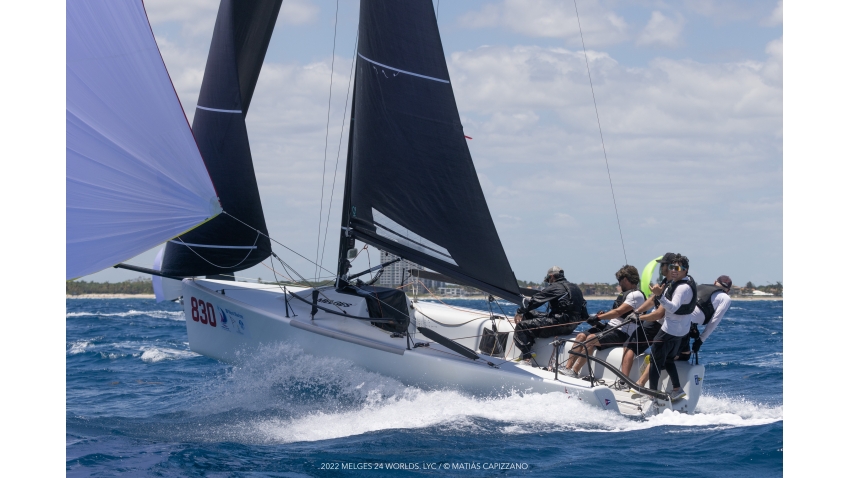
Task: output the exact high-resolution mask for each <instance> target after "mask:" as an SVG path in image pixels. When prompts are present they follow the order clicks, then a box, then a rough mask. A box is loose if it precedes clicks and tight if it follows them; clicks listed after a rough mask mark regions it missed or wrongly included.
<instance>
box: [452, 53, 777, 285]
mask: <svg viewBox="0 0 850 478" xmlns="http://www.w3.org/2000/svg"><path fill="white" fill-rule="evenodd" d="M767 50H768V52H770V53H771V57H770V59H769V60H768V61H766V62H755V61H748V62H740V63H725V64H705V63H698V62H694V61H689V60H671V59H664V58H658V59H656V60H654V61H652V62H650V64H649V65H648V66H647V67H643V68H632V67H624V66H622V65H620V64H619V63H617V62H616V61H615V60H613V59H612V58H611V57H610V56H608V55H607V54H604V53H599V52H589V56H590V66H591V70H592V73H593V80H594V86H595V93H596V99H597V103H598V106H599V113H600V117H601V118H600V119H601V123H602V129H603V133H604V137H605V145H606V149H607V155H608V163H609V166H610V170H611V180H612V181H613V186H614V192H615V194H616V199H617V206H618V210H619V214H620V222H621V224H622V227H623V230H624V233H623V234H624V237H625V240H626V248H627V250H629V254H630V257H629V258H630V259H631V258H632V255H634V256H638V257H644V256H646V257H655V256H654V255H653V254H656V252H657V250H656V249H659V248H662V249H663V248H664V247H667V246H665V245H664V243H663V241H662V242H659V240H660V239H661V238H663V237H664V233H663V232H662V231H667V232H670V231H676V235H677V238H676V239H675V240H673V241H672V243H671V244H669V247H670V248H673V249H676V250H680V249H681V250H682V251H683V252H685V253H688V252H689V251H704V252H700V254H697V255H696V256H695V257H697V258H702V259H703V260H706V261H715V260H717V261H720V262H718V264H722V263H723V260H722V257H720V256H722V254H723V253H722V252H721V251H720V249H719V248H715V247H714V246H713V243H714V242H723V241H724V240H726V239H724V238H723V237H722V235H721V234H720V232H719V231H721V230H727V231H728V228H729V227H730V224H736V226H735V229H736V234H737V237H736V243H737V244H739V245H742V247H744V246H743V244H748V243H761V241H764V243H768V244H779V245H780V246H779V248H778V249H777V248H773V249H770V248H763V249H762V250H760V251H759V252H758V253H756V254H754V256H753V257H755V256H759V254H761V256H760V257H762V259H764V260H767V259H766V257H767V256H770V258H771V260H773V259H776V260H781V237H782V221H781V214H782V207H781V197H782V186H781V185H782V150H781V148H782V144H781V137H782V89H781V82H779V83H778V82H777V79H779V80H780V81H781V66H780V68H779V69H778V70H777V68H776V65H777V64H779V65H781V39H780V40H777V41H774V42H771V44H770V45H769V46H768V47H767ZM777 55H778V56H777ZM777 62H778V63H777ZM449 68H450V71H451V77H452V82H453V87H454V90H455V95H456V97H457V99H458V104H459V108H460V110H461V114H462V116H463V118H464V120H463V121H464V130H465V131H466V133H467V134H469V135H470V136H473V137H475V141H471V142H469V145H470V148H471V150H472V155H473V158H475V162H476V168H477V170H478V171H479V175H480V176H486V177H487V186H486V187H485V188H484V189H485V194H486V195H487V198H488V204H489V206H490V209H491V211H494V215H507V216H514V217H521V218H522V219H523V221H522V225H523V228H524V229H525V230H528V231H534V232H533V237H534V244H535V247H536V248H540V249H542V250H548V251H564V249H563V245H564V244H570V245H571V246H570V250H575V251H578V250H581V251H583V252H582V254H581V255H582V257H571V258H567V259H568V260H566V261H565V262H564V263H565V264H572V266H573V267H576V268H580V270H587V268H588V267H592V266H590V265H588V264H587V263H586V261H587V260H588V259H586V256H587V257H593V255H594V254H596V253H598V254H600V255H603V256H605V257H608V258H613V259H614V261H615V262H617V261H621V260H622V256H620V257H619V258H617V257H616V251H618V250H622V246H621V245H620V244H619V230H618V227H617V219H616V217H615V215H614V206H613V203H612V197H611V187H610V185H609V180H608V174H607V169H606V164H605V159H604V156H603V152H602V148H601V144H600V141H599V131H598V129H597V124H596V113H595V111H594V108H593V98H592V96H591V93H590V87H589V85H588V83H587V73H586V70H585V65H584V57H583V54H582V53H581V52H580V51H578V52H576V51H570V50H565V49H557V48H541V47H514V48H507V47H483V48H478V49H475V50H471V51H465V52H459V53H454V54H453V55H452V56H451V59H450V62H449ZM541 71H545V72H546V73H545V74H541ZM532 118H533V121H532V120H531V119H532ZM754 194H756V195H757V196H755V197H754V196H753V195H754ZM746 204H758V205H759V209H758V214H757V215H754V212H753V209H752V208H751V207H747V206H744V205H746ZM706 206H708V207H709V208H710V210H711V213H708V214H703V213H702V212H698V211H703V212H704V209H705V207H706ZM553 209H554V210H555V211H556V212H554V213H553V212H552V211H553ZM496 223H497V228H498V229H499V230H500V231H502V234H500V235H501V237H502V242H503V244H504V245H505V247H506V250H507V252H508V257H509V258H510V259H511V261H512V264H514V267H515V270H516V271H517V273H518V274H519V275H520V277H530V275H529V274H532V273H533V271H527V270H525V269H524V268H523V266H522V265H520V264H519V263H522V261H526V260H527V261H530V262H533V261H535V260H537V261H538V262H539V259H536V256H535V254H534V251H531V250H529V248H528V243H527V241H528V239H529V237H528V236H525V235H522V234H517V233H516V232H513V233H510V232H509V230H514V229H516V228H515V227H511V228H510V229H508V228H506V227H505V226H506V225H507V224H506V223H505V222H504V221H499V220H497V221H496ZM579 225H580V226H579ZM541 226H542V227H541ZM588 228H589V230H588ZM638 231H640V233H638ZM653 231H656V232H653ZM647 234H648V236H647ZM727 242H728V241H727ZM682 244H686V245H687V247H682ZM662 246H663V247H662ZM686 249H688V250H686ZM612 251H613V252H612ZM662 252H663V251H662ZM726 252H727V253H728V252H729V251H726ZM771 254H772V255H771ZM612 255H613V256H612ZM656 255H657V254H656ZM689 255H692V256H693V254H689ZM559 260H560V259H559ZM748 260H752V259H748ZM570 261H572V262H570ZM614 265H616V264H614ZM565 267H566V266H565ZM736 267H739V268H740V267H742V265H737V266H736ZM752 267H753V268H755V267H757V265H756V264H755V263H754V264H752ZM612 270H613V269H612ZM730 270H731V269H730ZM720 273H721V272H718V274H720ZM523 274H525V275H523ZM739 275H741V274H739Z"/></svg>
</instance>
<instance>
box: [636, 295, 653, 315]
mask: <svg viewBox="0 0 850 478" xmlns="http://www.w3.org/2000/svg"><path fill="white" fill-rule="evenodd" d="M652 298H653V296H649V297H647V298H646V300H645V301H644V302H643V304H641V305H640V307H638V308H637V310H635V312H637V313H638V314H642V313H644V312H646V311H647V310H649V309H651V308H652V306H653V305H655V302H654V301H653V300H652Z"/></svg>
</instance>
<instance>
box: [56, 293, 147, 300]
mask: <svg viewBox="0 0 850 478" xmlns="http://www.w3.org/2000/svg"><path fill="white" fill-rule="evenodd" d="M65 298H66V299H155V298H156V296H154V295H153V294H80V295H70V294H65Z"/></svg>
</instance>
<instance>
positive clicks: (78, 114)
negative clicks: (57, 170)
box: [65, 0, 221, 279]
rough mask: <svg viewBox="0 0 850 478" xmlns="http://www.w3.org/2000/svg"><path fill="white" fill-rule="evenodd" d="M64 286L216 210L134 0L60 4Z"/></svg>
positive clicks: (195, 223) (195, 148) (194, 146)
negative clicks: (63, 12) (63, 31)
mask: <svg viewBox="0 0 850 478" xmlns="http://www.w3.org/2000/svg"><path fill="white" fill-rule="evenodd" d="M65 21H66V49H65V92H66V103H65V110H66V115H65V178H66V179H65V222H66V229H65V241H66V248H65V254H66V261H65V263H66V270H65V275H66V279H73V278H77V277H81V276H85V275H88V274H91V273H94V272H97V271H99V270H101V269H104V268H106V267H110V266H112V265H114V264H117V263H119V262H122V261H125V260H127V259H130V258H132V257H133V256H136V255H138V254H141V253H143V252H145V251H146V250H149V249H151V248H153V247H156V246H157V245H159V244H161V243H163V242H164V241H167V240H169V239H171V238H173V237H175V236H177V235H179V234H182V233H184V232H187V231H188V230H191V229H193V228H195V227H197V226H198V225H199V224H202V223H203V222H205V221H207V220H209V219H210V218H212V217H214V216H216V215H217V214H218V213H219V212H221V208H220V206H219V203H218V199H217V197H216V192H215V188H214V187H213V184H212V181H211V180H210V176H209V174H208V173H207V170H206V167H205V165H204V163H203V160H202V159H201V155H200V152H199V151H198V146H197V144H196V143H195V139H194V138H193V136H192V131H191V130H190V128H189V124H188V122H187V121H186V117H185V115H184V114H183V108H182V106H181V105H180V100H179V98H178V97H177V94H176V93H175V91H174V87H173V85H172V84H171V79H170V78H169V76H168V71H167V70H166V68H165V64H164V63H163V61H162V57H161V56H160V54H159V49H158V48H157V45H156V40H155V39H154V37H153V34H152V32H151V29H150V24H149V23H148V19H147V15H146V14H145V10H144V6H143V4H142V2H141V1H140V0H121V1H103V0H74V1H68V2H66V16H65Z"/></svg>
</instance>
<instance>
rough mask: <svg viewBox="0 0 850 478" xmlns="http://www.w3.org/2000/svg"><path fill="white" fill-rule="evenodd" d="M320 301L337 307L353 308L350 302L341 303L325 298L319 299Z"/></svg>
mask: <svg viewBox="0 0 850 478" xmlns="http://www.w3.org/2000/svg"><path fill="white" fill-rule="evenodd" d="M318 301H319V302H321V303H323V304H330V305H335V306H337V307H351V304H349V303H348V302H340V301H338V300H330V299H325V298H324V297H319V299H318Z"/></svg>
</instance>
